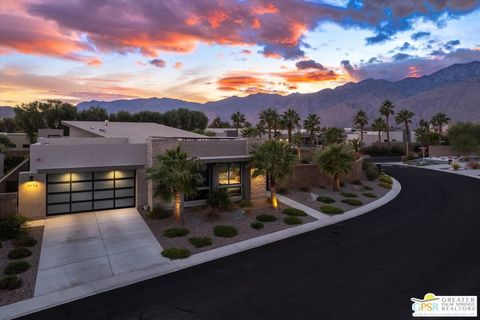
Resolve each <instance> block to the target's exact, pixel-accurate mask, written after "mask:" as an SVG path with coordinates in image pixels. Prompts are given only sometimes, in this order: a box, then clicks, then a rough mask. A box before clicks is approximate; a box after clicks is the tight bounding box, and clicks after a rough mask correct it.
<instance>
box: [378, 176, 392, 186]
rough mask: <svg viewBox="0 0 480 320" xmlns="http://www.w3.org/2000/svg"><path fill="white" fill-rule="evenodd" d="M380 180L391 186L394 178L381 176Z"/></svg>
mask: <svg viewBox="0 0 480 320" xmlns="http://www.w3.org/2000/svg"><path fill="white" fill-rule="evenodd" d="M378 180H379V181H380V182H384V183H389V184H392V183H393V180H392V177H390V176H387V175H385V174H382V175H380V177H378Z"/></svg>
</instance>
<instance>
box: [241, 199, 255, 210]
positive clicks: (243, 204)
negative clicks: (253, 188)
mask: <svg viewBox="0 0 480 320" xmlns="http://www.w3.org/2000/svg"><path fill="white" fill-rule="evenodd" d="M238 206H239V207H240V208H250V207H253V204H252V202H251V201H250V200H241V201H240V202H239V203H238Z"/></svg>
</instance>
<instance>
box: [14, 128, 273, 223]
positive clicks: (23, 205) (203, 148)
mask: <svg viewBox="0 0 480 320" xmlns="http://www.w3.org/2000/svg"><path fill="white" fill-rule="evenodd" d="M62 124H63V125H65V126H66V127H68V129H69V132H70V136H69V137H64V138H39V139H38V142H37V143H35V144H32V145H31V147H30V160H31V161H30V171H29V172H22V173H21V174H20V184H19V213H20V214H22V215H24V216H27V217H30V218H44V217H45V216H49V215H56V214H66V213H76V212H84V211H92V210H106V209H114V208H124V207H141V206H149V207H150V208H152V207H154V206H156V205H159V204H160V205H161V204H162V203H161V201H160V200H159V199H156V198H154V196H153V186H152V183H151V182H150V181H148V180H147V179H146V170H145V168H146V167H149V166H151V165H152V164H153V163H154V161H155V158H156V156H157V155H159V154H161V153H163V152H164V151H165V150H166V149H170V148H173V147H175V146H176V145H180V146H181V148H182V150H184V151H187V152H189V153H190V154H191V155H192V156H196V157H198V158H199V159H200V161H201V162H202V164H203V169H202V175H203V177H204V183H203V185H202V186H201V187H200V188H199V189H198V193H197V195H196V196H195V197H194V198H188V199H185V200H186V202H185V205H186V206H191V205H199V204H205V203H206V200H207V199H208V197H209V194H210V192H211V191H212V190H216V189H225V190H226V191H227V193H228V194H229V195H230V197H231V198H232V199H233V200H241V199H250V198H251V197H252V192H251V190H252V189H253V190H257V191H256V193H255V194H258V195H259V196H264V192H263V191H264V190H265V181H264V179H253V180H252V179H251V177H250V167H249V156H248V151H247V142H246V140H245V139H227V138H217V137H214V138H212V137H206V136H203V135H200V134H196V133H193V132H188V131H183V130H180V129H175V128H171V127H167V126H164V125H159V124H155V123H131V122H108V121H107V122H95V121H63V122H62ZM252 181H254V182H252ZM252 184H257V185H252Z"/></svg>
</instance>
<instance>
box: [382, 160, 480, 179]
mask: <svg viewBox="0 0 480 320" xmlns="http://www.w3.org/2000/svg"><path fill="white" fill-rule="evenodd" d="M382 165H387V166H388V165H392V166H402V167H408V168H418V169H426V170H431V171H437V172H444V173H450V174H455V175H457V176H462V177H468V178H474V179H480V170H471V169H468V170H458V171H453V170H442V169H440V167H439V166H440V165H435V166H438V167H432V166H433V165H431V166H413V165H410V164H405V163H403V162H385V163H382ZM441 166H442V167H445V166H448V164H442V165H441ZM470 173H475V174H477V175H476V176H474V175H471V174H470Z"/></svg>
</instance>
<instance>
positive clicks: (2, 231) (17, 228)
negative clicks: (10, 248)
mask: <svg viewBox="0 0 480 320" xmlns="http://www.w3.org/2000/svg"><path fill="white" fill-rule="evenodd" d="M26 223H27V218H25V217H22V216H19V215H8V216H6V217H4V218H0V240H10V239H15V238H18V237H20V236H22V235H24V234H25V229H26Z"/></svg>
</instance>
